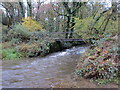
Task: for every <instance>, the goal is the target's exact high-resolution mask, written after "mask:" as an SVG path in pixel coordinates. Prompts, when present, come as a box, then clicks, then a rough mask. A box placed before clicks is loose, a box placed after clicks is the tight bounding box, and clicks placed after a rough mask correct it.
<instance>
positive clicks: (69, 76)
mask: <svg viewBox="0 0 120 90" xmlns="http://www.w3.org/2000/svg"><path fill="white" fill-rule="evenodd" d="M87 48H88V47H83V46H81V47H73V48H71V49H66V50H64V51H61V52H56V53H52V54H50V55H48V56H45V57H42V58H41V57H40V58H32V59H24V60H13V61H3V67H2V81H3V82H2V86H3V88H50V87H53V88H54V87H56V88H71V87H72V88H74V87H75V88H76V87H77V88H87V87H88V88H93V87H94V88H95V87H100V86H97V85H96V84H94V83H92V82H90V81H89V80H85V79H83V78H80V79H77V80H76V79H75V78H74V70H75V66H76V64H77V62H78V60H79V59H80V56H81V54H82V53H84V52H85V51H86V50H87ZM102 87H103V86H102ZM107 87H116V86H115V85H113V86H112V85H108V86H107Z"/></svg>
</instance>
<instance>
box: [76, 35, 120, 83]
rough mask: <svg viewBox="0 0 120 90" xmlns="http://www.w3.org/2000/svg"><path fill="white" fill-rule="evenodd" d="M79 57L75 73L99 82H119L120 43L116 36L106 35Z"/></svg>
mask: <svg viewBox="0 0 120 90" xmlns="http://www.w3.org/2000/svg"><path fill="white" fill-rule="evenodd" d="M94 45H95V46H93V47H92V48H91V49H89V50H88V52H86V53H85V55H84V56H83V57H82V58H80V61H79V63H78V65H77V68H76V74H77V75H78V76H82V77H84V78H89V79H93V80H95V81H97V82H98V83H99V84H106V83H109V82H113V83H116V84H120V81H119V74H120V73H119V69H120V66H119V63H120V56H119V52H120V45H119V42H118V36H117V35H115V36H112V35H107V36H105V37H103V38H102V39H100V40H97V41H95V42H94Z"/></svg>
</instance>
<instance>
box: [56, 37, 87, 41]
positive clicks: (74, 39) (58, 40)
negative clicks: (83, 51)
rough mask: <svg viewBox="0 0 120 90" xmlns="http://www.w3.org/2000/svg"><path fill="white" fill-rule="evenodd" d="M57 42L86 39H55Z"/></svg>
mask: <svg viewBox="0 0 120 90" xmlns="http://www.w3.org/2000/svg"><path fill="white" fill-rule="evenodd" d="M55 40H56V41H86V40H84V39H72V38H70V39H55Z"/></svg>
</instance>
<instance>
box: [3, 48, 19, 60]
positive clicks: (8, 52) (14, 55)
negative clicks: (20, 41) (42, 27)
mask: <svg viewBox="0 0 120 90" xmlns="http://www.w3.org/2000/svg"><path fill="white" fill-rule="evenodd" d="M20 57H21V55H20V54H19V53H18V52H17V51H16V50H15V49H12V48H8V49H3V50H2V58H3V59H5V60H14V59H19V58H20Z"/></svg>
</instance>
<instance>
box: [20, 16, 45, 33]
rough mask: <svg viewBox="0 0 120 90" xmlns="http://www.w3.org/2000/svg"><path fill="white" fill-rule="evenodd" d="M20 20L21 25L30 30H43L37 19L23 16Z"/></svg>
mask: <svg viewBox="0 0 120 90" xmlns="http://www.w3.org/2000/svg"><path fill="white" fill-rule="evenodd" d="M22 21H23V23H22V25H23V26H24V27H26V28H27V29H28V30H29V31H30V32H34V31H38V30H43V26H42V25H41V24H40V23H38V22H37V21H34V20H33V19H31V17H27V18H23V19H22Z"/></svg>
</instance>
